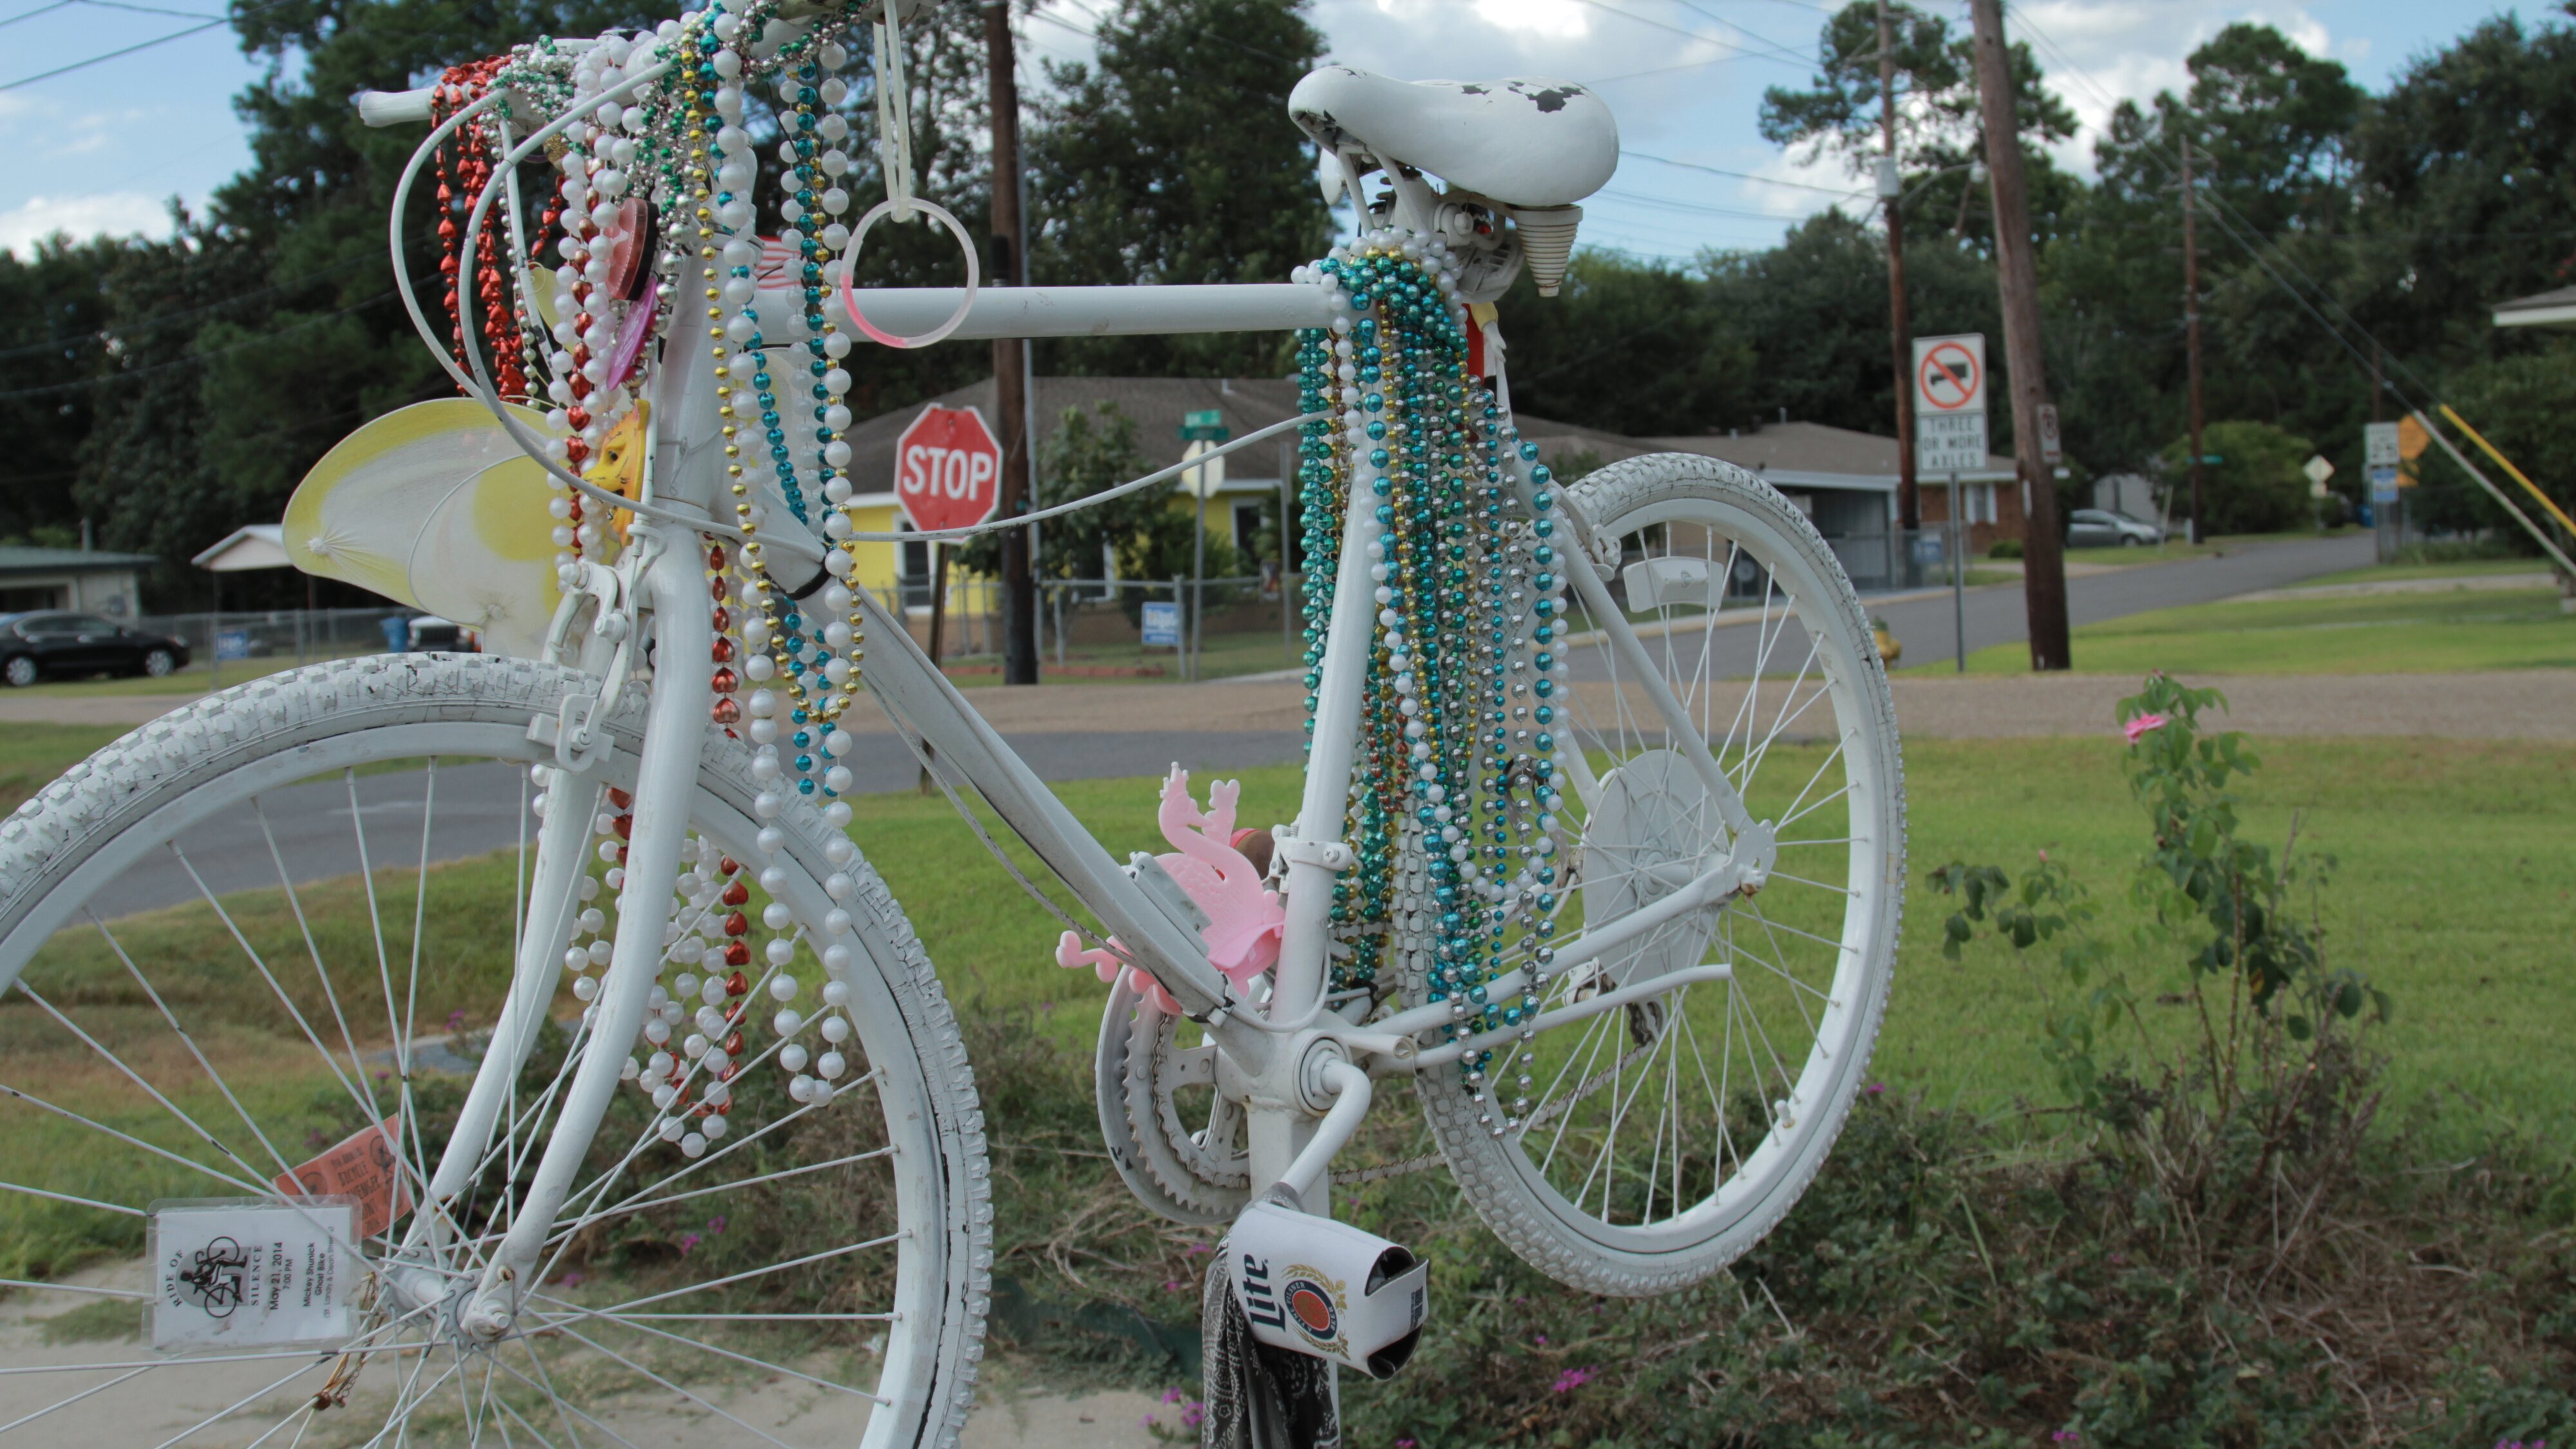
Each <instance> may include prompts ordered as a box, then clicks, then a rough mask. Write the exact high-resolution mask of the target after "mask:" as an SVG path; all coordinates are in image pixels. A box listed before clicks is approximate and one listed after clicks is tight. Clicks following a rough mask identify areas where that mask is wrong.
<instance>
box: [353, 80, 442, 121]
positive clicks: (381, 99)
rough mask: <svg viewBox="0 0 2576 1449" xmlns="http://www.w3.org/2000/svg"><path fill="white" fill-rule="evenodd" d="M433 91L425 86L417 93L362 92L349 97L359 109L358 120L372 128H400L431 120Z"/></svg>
mask: <svg viewBox="0 0 2576 1449" xmlns="http://www.w3.org/2000/svg"><path fill="white" fill-rule="evenodd" d="M432 89H433V88H432V87H429V86H423V87H421V88H420V89H419V90H416V91H360V92H358V93H357V94H356V95H354V96H351V97H349V103H350V104H351V105H354V106H356V107H357V108H358V119H359V120H361V121H364V122H366V123H367V124H368V125H370V126H399V125H402V124H404V123H405V122H409V121H426V120H428V119H429V98H430V92H431V90H432Z"/></svg>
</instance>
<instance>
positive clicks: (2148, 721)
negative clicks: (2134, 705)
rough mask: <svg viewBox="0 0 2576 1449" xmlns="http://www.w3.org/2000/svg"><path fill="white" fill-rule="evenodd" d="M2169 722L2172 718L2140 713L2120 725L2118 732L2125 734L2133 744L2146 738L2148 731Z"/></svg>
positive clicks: (2159, 727)
mask: <svg viewBox="0 0 2576 1449" xmlns="http://www.w3.org/2000/svg"><path fill="white" fill-rule="evenodd" d="M2171 723H2173V721H2172V720H2169V719H2167V718H2165V717H2164V716H2163V715H2160V714H2142V715H2139V716H2137V717H2136V718H2134V719H2132V720H2130V721H2129V722H2128V723H2127V724H2124V725H2122V726H2120V732H2121V733H2122V734H2125V735H2127V736H2128V737H2129V743H2130V744H2133V745H2134V744H2136V743H2137V742H2138V741H2139V740H2141V739H2144V738H2146V736H2147V734H2148V733H2149V732H2150V731H2153V730H2160V729H2163V728H2164V727H2165V726H2166V725H2169V724H2171Z"/></svg>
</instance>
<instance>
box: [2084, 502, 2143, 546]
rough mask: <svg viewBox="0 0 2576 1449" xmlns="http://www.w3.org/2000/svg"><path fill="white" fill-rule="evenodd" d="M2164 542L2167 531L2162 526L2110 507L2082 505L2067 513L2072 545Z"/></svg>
mask: <svg viewBox="0 0 2576 1449" xmlns="http://www.w3.org/2000/svg"><path fill="white" fill-rule="evenodd" d="M2164 541H2165V531H2164V529H2163V528H2161V527H2159V526H2158V525H2156V524H2152V523H2140V522H2139V521H2138V520H2136V519H2134V518H2131V517H2130V516H2129V515H2127V514H2125V513H2113V512H2112V511H2111V510H2109V509H2107V508H2079V509H2076V510H2075V511H2074V512H2073V513H2070V514H2068V515H2067V516H2066V546H2067V547H2068V548H2127V547H2130V546H2133V545H2137V544H2148V543H2162V542H2164Z"/></svg>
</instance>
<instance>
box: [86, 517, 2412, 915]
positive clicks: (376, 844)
mask: <svg viewBox="0 0 2576 1449" xmlns="http://www.w3.org/2000/svg"><path fill="white" fill-rule="evenodd" d="M2370 555H2371V540H2370V539H2369V537H2368V536H2367V535H2361V536H2356V537H2350V538H2336V539H2303V540H2296V541H2289V542H2281V543H2267V544H2258V545H2253V546H2249V547H2247V548H2244V549H2242V550H2239V551H2235V552H2231V553H2229V554H2228V555H2227V556H2226V557H2224V558H2214V559H2196V560H2191V561H2188V562H2180V563H2171V564H2153V565H2145V566H2141V567H2138V568H2132V569H2121V570H2116V571H2112V572H2107V573H2098V574H2086V575H2080V576H2078V577H2076V578H2073V579H2070V580H2068V581H2067V595H2068V611H2069V613H2070V615H2071V617H2072V618H2073V620H2074V622H2075V623H2077V624H2087V623H2092V622H2096V621H2099V620H2103V619H2113V618H2118V617H2120V616H2122V615H2124V614H2133V613H2139V612H2142V611H2145V610H2149V609H2162V608H2170V607H2173V606H2176V605H2180V604H2193V603H2202V602H2206V601H2208V600H2213V599H2223V598H2228V597H2232V596H2234V595H2237V594H2242V593H2248V592H2251V591H2253V590H2256V589H2266V588H2277V587H2279V586H2281V585H2284V584H2288V583H2294V582H2296V581H2297V580H2299V579H2303V578H2311V577H2314V576H2316V575H2318V574H2323V573H2329V572H2332V571H2335V570H2338V569H2345V568H2353V567H2357V566H2359V565H2361V564H2364V563H2367V562H2368V561H2369V559H2370ZM1966 602H1967V638H1968V647H1969V648H1970V649H1971V650H1975V649H1981V648H1984V647H1986V646H1988V645H1992V644H2002V643H2009V642H2012V641H2014V640H2018V639H2022V638H2024V637H2026V630H2025V628H2024V619H2023V610H2022V594H2021V591H2020V590H2019V589H2017V588H2009V587H2004V588H1986V589H1976V590H1970V591H1969V593H1968V595H1967V600H1966ZM1869 607H1870V612H1871V613H1872V615H1873V616H1875V617H1879V618H1884V619H1885V620H1886V621H1887V622H1888V623H1889V625H1890V626H1891V627H1892V628H1893V629H1894V631H1895V633H1896V635H1897V637H1898V638H1900V639H1902V640H1904V641H1905V646H1906V656H1907V659H1908V661H1909V662H1922V661H1927V660H1938V659H1942V658H1946V657H1947V656H1948V655H1949V653H1950V651H1951V649H1952V641H1953V640H1954V639H1955V638H1956V633H1955V631H1954V628H1953V624H1952V605H1951V600H1950V598H1949V597H1948V596H1947V595H1941V596H1938V597H1932V598H1919V597H1918V598H1908V599H1904V600H1901V601H1886V602H1874V603H1872V604H1870V606H1869ZM1764 633H1765V631H1764V630H1762V629H1759V628H1756V627H1751V626H1750V625H1742V624H1739V625H1728V626H1725V627H1721V628H1719V629H1717V630H1716V631H1715V632H1714V635H1713V637H1712V638H1711V639H1710V641H1709V644H1710V650H1711V660H1712V663H1713V665H1714V666H1715V669H1714V672H1715V673H1717V674H1718V675H1720V676H1725V675H1741V674H1747V673H1750V672H1752V670H1753V668H1754V667H1755V662H1756V658H1757V651H1758V650H1759V648H1760V647H1761V644H1762V640H1763V636H1764ZM1672 642H1673V644H1674V646H1675V647H1676V648H1687V649H1689V650H1691V651H1692V652H1694V653H1695V652H1696V650H1697V647H1698V645H1699V642H1700V639H1699V636H1698V635H1697V633H1696V631H1690V632H1688V633H1686V634H1684V635H1682V636H1676V637H1675V638H1674V640H1673V641H1672ZM1772 649H1773V655H1772V663H1773V665H1774V667H1779V666H1783V665H1785V666H1787V667H1789V668H1794V667H1795V663H1796V661H1797V660H1798V659H1799V658H1800V657H1802V656H1803V654H1804V652H1805V642H1804V637H1803V635H1802V634H1800V633H1799V632H1798V631H1797V630H1795V629H1794V627H1793V628H1792V629H1790V630H1789V631H1787V632H1786V633H1785V634H1784V635H1782V636H1780V637H1779V638H1778V639H1777V640H1776V641H1775V642H1774V643H1773V645H1772ZM1573 664H1574V668H1575V672H1576V675H1577V677H1578V678H1594V679H1598V678H1604V677H1606V670H1605V669H1604V668H1603V666H1602V664H1601V663H1600V655H1599V652H1598V651H1597V650H1594V649H1581V650H1578V651H1577V652H1576V653H1575V655H1574V658H1573ZM1116 688H1117V687H1115V686H1100V687H1095V688H1093V689H1091V690H1086V691H1084V692H1085V693H1086V694H1096V695H1099V694H1104V692H1113V693H1114V692H1115V690H1116ZM1190 688H1191V689H1192V690H1193V691H1195V690H1196V689H1197V688H1201V687H1199V686H1193V687H1190ZM1204 688H1208V689H1211V690H1222V689H1224V688H1225V686H1223V685H1213V686H1204ZM1271 688H1272V690H1273V691H1274V692H1276V691H1277V690H1278V689H1279V687H1278V686H1272V687H1271ZM1294 692H1295V691H1293V690H1289V691H1287V694H1289V695H1293V694H1294ZM1104 697H1105V696H1104ZM1135 698H1136V700H1137V702H1138V703H1139V704H1140V705H1141V704H1142V702H1143V696H1141V695H1139V696H1135ZM1285 698H1286V696H1285V695H1283V702H1285ZM981 702H983V703H987V704H993V705H998V704H1000V703H1002V701H1001V700H999V699H986V700H983V701H981ZM1022 713H1024V712H1022ZM1134 713H1135V712H1133V711H1119V712H1117V714H1116V715H1115V716H1114V717H1113V718H1111V719H1108V720H1102V719H1097V718H1094V719H1085V720H1083V721H1081V723H1082V724H1083V725H1085V726H1087V727H1084V728H1074V729H1063V728H1058V729H1044V728H1037V729H1030V728H1018V727H1014V726H1015V724H1025V723H1030V722H1032V721H1027V720H1017V721H1006V722H1003V723H1002V724H1001V728H1002V732H1003V735H1004V738H1006V739H1008V740H1009V741H1010V742H1011V744H1012V746H1013V747H1014V748H1016V749H1017V750H1018V751H1019V752H1020V754H1021V755H1022V757H1023V758H1025V759H1026V760H1027V761H1028V762H1029V765H1030V766H1031V768H1033V769H1034V770H1036V772H1037V773H1038V775H1039V777H1040V778H1042V779H1046V780H1050V781H1063V780H1085V779H1102V778H1110V777H1119V776H1138V775H1158V774H1161V773H1162V772H1163V771H1164V770H1165V769H1166V768H1168V767H1169V766H1171V765H1172V764H1175V763H1178V764H1181V765H1183V766H1186V767H1188V768H1189V769H1191V770H1192V771H1193V772H1203V771H1209V770H1234V769H1246V768H1252V767H1256V766H1261V765H1273V764H1285V763H1290V762H1293V761H1295V760H1296V759H1297V758H1298V747H1299V743H1300V741H1301V740H1302V739H1303V734H1302V732H1301V731H1299V730H1296V729H1293V728H1215V729H1206V728H1201V729H1192V728H1189V727H1188V726H1187V724H1186V723H1184V722H1183V721H1180V720H1178V719H1174V718H1170V717H1168V716H1166V717H1165V719H1164V721H1163V722H1162V724H1161V725H1160V727H1157V724H1156V721H1154V720H1152V719H1136V718H1134V717H1133V715H1134ZM1267 713H1268V714H1270V715H1274V716H1275V715H1276V714H1277V713H1278V711H1276V710H1271V711H1267ZM998 718H999V716H998V715H997V719H998ZM1068 722H1070V721H1068ZM1247 722H1248V721H1247ZM1104 726H1113V727H1104ZM850 763H851V764H852V766H853V768H854V769H855V770H856V771H857V773H858V776H859V781H858V792H859V793H862V794H866V793H883V792H892V791H898V790H908V789H911V788H912V787H913V785H914V782H915V780H916V778H917V776H918V767H917V766H916V765H915V763H914V761H913V759H912V757H911V755H910V754H909V753H907V752H906V751H905V750H904V749H903V747H902V745H901V744H900V742H899V741H897V740H896V739H895V738H894V737H893V736H892V735H891V734H886V733H877V734H872V735H871V736H870V737H869V738H868V739H867V742H866V744H865V746H863V747H862V748H861V749H860V750H859V751H857V752H855V753H854V754H853V755H852V756H851V757H850ZM425 784H426V777H425V776H424V775H422V774H420V773H418V772H414V773H409V774H381V775H371V776H362V777H360V778H359V779H358V780H357V782H356V787H355V788H356V805H355V810H354V812H353V810H352V806H351V799H350V788H351V787H350V786H349V785H348V784H347V783H346V782H343V781H324V782H315V783H307V784H300V785H292V786H288V787H286V788H283V789H280V790H275V791H271V792H269V793H268V794H267V795H265V796H263V797H262V799H261V810H260V812H259V813H258V814H256V815H255V814H254V813H252V812H251V811H249V810H240V811H235V812H231V813H229V814H227V815H226V816H224V817H223V818H220V819H217V820H213V821H209V822H207V823H205V824H203V825H200V826H198V827H196V828H195V829H193V830H191V831H189V832H188V833H187V834H186V835H184V836H183V837H182V838H181V839H180V841H179V842H178V851H177V852H175V853H164V854H162V855H159V856H156V857H154V858H153V859H150V860H147V861H145V862H143V863H141V864H139V865H137V866H136V867H135V868H134V869H132V870H130V871H128V872H127V873H126V874H125V876H124V877H123V878H121V879H120V880H118V881H117V882H116V883H115V884H114V885H113V886H111V887H110V888H109V889H108V890H107V891H105V892H103V893H102V894H101V895H100V896H99V898H98V899H97V900H96V902H95V903H94V904H95V907H96V909H97V910H98V912H99V914H100V915H102V916H108V917H114V916H118V915H123V914H126V913H129V912H133V911H140V910H150V909H154V908H156V907H160V906H166V905H171V904H175V903H177V902H180V901H186V900H193V899H195V898H196V897H197V896H198V894H199V887H198V884H197V879H196V878H192V877H191V875H190V874H189V870H188V867H189V866H193V867H194V868H195V871H196V875H197V877H201V878H202V879H203V880H204V883H205V887H206V888H207V889H209V890H212V891H213V892H214V893H216V894H217V895H221V894H224V893H226V892H228V891H235V890H243V889H249V888H255V887H273V886H275V885H276V884H277V882H278V877H279V867H280V864H281V863H282V864H283V866H284V869H285V872H286V874H287V876H288V877H289V878H291V879H293V880H294V881H295V882H296V883H298V884H302V883H305V882H308V881H314V880H321V879H327V878H330V877H334V876H342V875H348V874H350V873H352V872H354V871H355V870H356V869H357V868H358V859H359V847H360V844H361V843H362V842H363V844H364V847H365V851H366V859H367V861H368V862H369V863H370V864H371V865H373V866H374V867H375V868H377V869H378V870H383V869H387V868H405V867H417V866H418V864H419V862H420V860H421V853H422V840H421V836H422V818H423V813H424V812H423V804H424V798H423V795H424V786H425ZM520 793H521V792H520V780H519V776H518V773H517V772H516V771H515V770H512V769H509V768H506V767H503V766H499V765H472V766H462V765H450V766H444V767H442V768H441V769H440V770H439V772H438V780H437V792H436V797H435V800H434V802H432V803H434V806H435V808H434V810H432V811H430V812H429V813H430V814H431V816H432V817H433V824H432V827H431V829H430V831H429V841H428V851H429V859H430V860H432V861H433V862H435V861H442V860H454V859H458V858H461V857H464V856H468V855H475V854H480V853H482V852H485V851H491V850H499V849H504V848H507V847H509V846H511V845H513V844H515V843H516V842H517V841H518V839H519V834H520V824H521V818H522V817H521V809H522V807H521V803H520ZM263 818H264V819H265V822H266V827H267V829H266V833H265V834H263V832H262V828H261V822H262V819H263ZM529 823H530V825H531V828H533V819H532V818H531V820H530V822H529ZM272 837H273V839H274V841H275V851H274V853H273V854H272V851H271V846H270V841H271V839H272ZM182 854H184V856H185V858H186V864H185V865H183V864H182V863H181V860H180V858H179V857H180V855H182ZM389 929H391V928H390V927H389ZM404 929H407V927H405V928H404Z"/></svg>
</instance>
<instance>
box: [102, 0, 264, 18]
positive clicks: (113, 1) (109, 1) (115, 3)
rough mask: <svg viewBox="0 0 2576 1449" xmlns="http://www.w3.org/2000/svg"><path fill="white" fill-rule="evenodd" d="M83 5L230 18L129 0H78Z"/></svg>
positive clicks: (164, 13) (200, 11) (181, 15)
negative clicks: (131, 2)
mask: <svg viewBox="0 0 2576 1449" xmlns="http://www.w3.org/2000/svg"><path fill="white" fill-rule="evenodd" d="M76 3H78V4H82V5H103V6H105V7H107V8H108V9H110V10H131V11H133V12H135V13H136V14H138V15H175V16H177V17H179V18H180V19H182V20H229V19H231V18H232V17H230V16H227V15H208V14H207V13H206V12H204V11H203V10H165V9H163V8H162V7H160V6H158V5H134V4H129V3H127V0H76Z"/></svg>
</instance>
